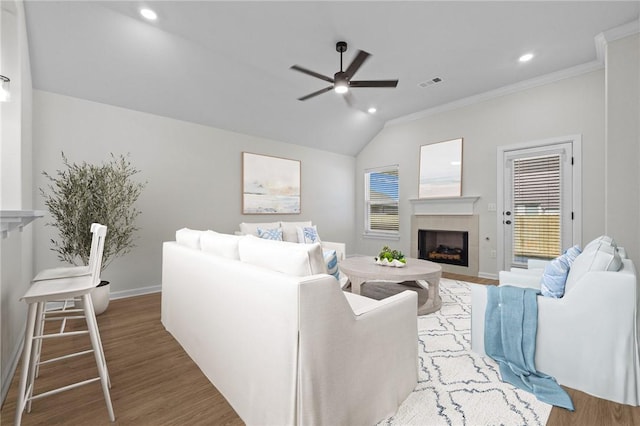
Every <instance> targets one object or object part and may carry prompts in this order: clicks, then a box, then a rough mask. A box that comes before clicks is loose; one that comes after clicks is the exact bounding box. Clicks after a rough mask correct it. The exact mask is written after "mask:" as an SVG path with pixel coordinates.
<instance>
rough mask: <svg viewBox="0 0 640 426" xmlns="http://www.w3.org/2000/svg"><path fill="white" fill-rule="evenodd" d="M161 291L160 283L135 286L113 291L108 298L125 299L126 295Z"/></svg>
mask: <svg viewBox="0 0 640 426" xmlns="http://www.w3.org/2000/svg"><path fill="white" fill-rule="evenodd" d="M161 291H162V286H161V285H152V286H149V287H142V288H135V289H133V290H122V291H114V292H111V294H110V295H109V300H116V299H125V298H127V297H134V296H142V295H143V294H151V293H160V292H161Z"/></svg>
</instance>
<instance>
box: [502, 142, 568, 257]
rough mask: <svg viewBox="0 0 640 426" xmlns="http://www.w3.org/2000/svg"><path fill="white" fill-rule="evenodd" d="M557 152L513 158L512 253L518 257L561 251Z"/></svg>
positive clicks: (553, 255) (547, 255)
mask: <svg viewBox="0 0 640 426" xmlns="http://www.w3.org/2000/svg"><path fill="white" fill-rule="evenodd" d="M560 161H561V157H560V155H559V154H553V155H545V156H540V157H530V158H522V159H517V160H513V206H514V211H513V253H514V257H516V258H520V260H523V258H524V259H527V258H538V259H553V258H554V257H557V256H558V255H560V253H561V221H560V219H561V208H562V205H561V193H560V190H561V175H560Z"/></svg>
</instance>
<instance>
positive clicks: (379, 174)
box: [364, 165, 399, 236]
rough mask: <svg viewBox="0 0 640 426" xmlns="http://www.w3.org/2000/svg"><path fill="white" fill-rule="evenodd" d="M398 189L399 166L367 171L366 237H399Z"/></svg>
mask: <svg viewBox="0 0 640 426" xmlns="http://www.w3.org/2000/svg"><path fill="white" fill-rule="evenodd" d="M398 188H399V185H398V166H397V165H394V166H387V167H380V168H377V169H369V170H367V171H365V174H364V197H365V235H371V236H376V235H377V236H398V234H399V219H398V204H399V197H398Z"/></svg>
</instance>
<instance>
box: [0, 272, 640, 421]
mask: <svg viewBox="0 0 640 426" xmlns="http://www.w3.org/2000/svg"><path fill="white" fill-rule="evenodd" d="M445 276H446V277H448V278H452V279H460V280H464V281H473V282H478V283H480V284H494V283H495V281H492V280H487V279H479V278H472V277H467V276H460V275H453V274H445ZM98 324H99V327H100V333H101V335H102V340H103V345H104V350H105V354H106V357H107V361H108V366H109V372H110V375H111V381H112V385H113V386H112V389H111V398H112V401H113V406H114V410H115V414H116V422H115V423H110V422H109V419H108V416H107V411H106V408H105V404H104V399H103V397H102V391H101V388H100V385H99V384H98V383H93V384H90V385H87V386H84V387H81V388H78V389H74V390H71V391H68V392H64V393H61V394H58V395H54V396H51V397H47V398H43V399H41V400H38V401H35V402H34V403H33V409H32V411H31V413H25V414H24V415H23V418H22V424H23V425H25V426H28V425H55V424H64V425H111V424H115V425H154V426H155V425H241V424H243V422H242V421H241V420H240V418H239V417H238V416H237V414H236V413H235V411H234V410H233V409H232V408H231V406H229V404H228V403H227V402H226V400H225V399H224V398H223V397H222V396H221V395H220V393H218V391H217V390H216V389H215V388H214V387H213V386H212V385H211V383H210V382H209V381H208V380H207V378H206V377H205V376H204V375H203V374H202V372H201V371H200V370H199V369H198V367H197V366H196V365H195V364H194V363H193V361H191V359H190V358H189V357H188V356H187V354H186V353H185V352H184V351H183V350H182V348H181V347H180V345H178V343H177V342H176V341H175V340H174V339H173V338H172V337H171V335H170V334H169V333H168V332H167V331H165V329H164V327H163V326H162V324H161V323H160V294H159V293H156V294H149V295H144V296H138V297H132V298H128V299H120V300H114V301H112V302H111V304H110V306H109V309H108V310H107V311H106V312H105V313H104V314H102V315H100V316H99V317H98ZM57 340H58V342H47V344H45V346H44V350H45V353H44V358H46V357H47V356H53V355H55V354H59V353H62V352H64V351H65V350H66V348H67V347H73V348H74V349H75V348H76V347H80V346H81V345H85V346H86V347H87V348H88V347H89V343H88V338H87V337H86V336H79V337H67V338H65V339H57ZM19 368H20V367H18V372H19V371H20V369H19ZM93 375H97V371H96V367H95V363H94V361H93V356H92V355H88V356H86V357H82V358H77V359H75V360H69V361H66V362H61V363H58V365H49V366H43V367H42V369H41V373H40V377H39V379H38V380H37V381H36V385H37V392H39V391H41V390H47V389H51V388H53V387H57V386H61V385H64V384H68V383H71V382H72V381H75V380H77V379H78V378H89V377H92V376H93ZM18 376H19V374H16V376H15V377H14V380H13V382H12V384H11V388H10V389H9V394H8V396H7V398H6V401H5V403H4V405H3V406H2V410H1V417H0V424H2V425H11V424H13V421H14V414H15V402H16V395H17V381H18V380H17V379H18ZM567 390H568V391H569V393H570V395H571V397H572V398H573V402H574V405H575V407H576V411H575V412H574V413H571V412H568V411H566V410H563V409H558V408H553V410H552V411H551V416H550V417H549V421H548V423H547V425H550V426H560V425H562V426H565V425H576V426H578V425H579V426H585V425H586V426H588V425H640V408H636V407H630V406H626V405H621V404H616V403H612V402H609V401H605V400H602V399H598V398H594V397H592V396H589V395H586V394H584V393H582V392H578V391H574V390H572V389H567ZM487 409H488V410H490V409H491V407H487ZM425 426H427V425H425Z"/></svg>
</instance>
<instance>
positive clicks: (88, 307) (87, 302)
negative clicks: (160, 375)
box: [82, 293, 116, 422]
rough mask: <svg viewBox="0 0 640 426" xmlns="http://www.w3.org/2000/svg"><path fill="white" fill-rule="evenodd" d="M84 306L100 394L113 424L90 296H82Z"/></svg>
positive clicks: (104, 364) (107, 385)
mask: <svg viewBox="0 0 640 426" xmlns="http://www.w3.org/2000/svg"><path fill="white" fill-rule="evenodd" d="M82 300H83V302H84V303H83V304H84V314H85V318H86V320H87V328H88V329H89V336H90V337H91V346H92V347H93V354H94V356H95V359H96V365H97V367H98V374H99V375H100V383H101V384H102V393H103V394H104V400H105V402H106V403H107V411H108V412H109V420H110V421H112V422H114V421H115V420H116V416H115V414H114V413H113V406H112V405H111V396H110V394H109V379H108V376H107V369H106V362H105V361H104V355H103V351H102V346H101V343H100V339H99V335H98V333H97V330H98V323H97V321H96V314H95V311H94V310H93V302H92V301H91V294H89V293H87V294H85V295H83V296H82Z"/></svg>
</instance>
